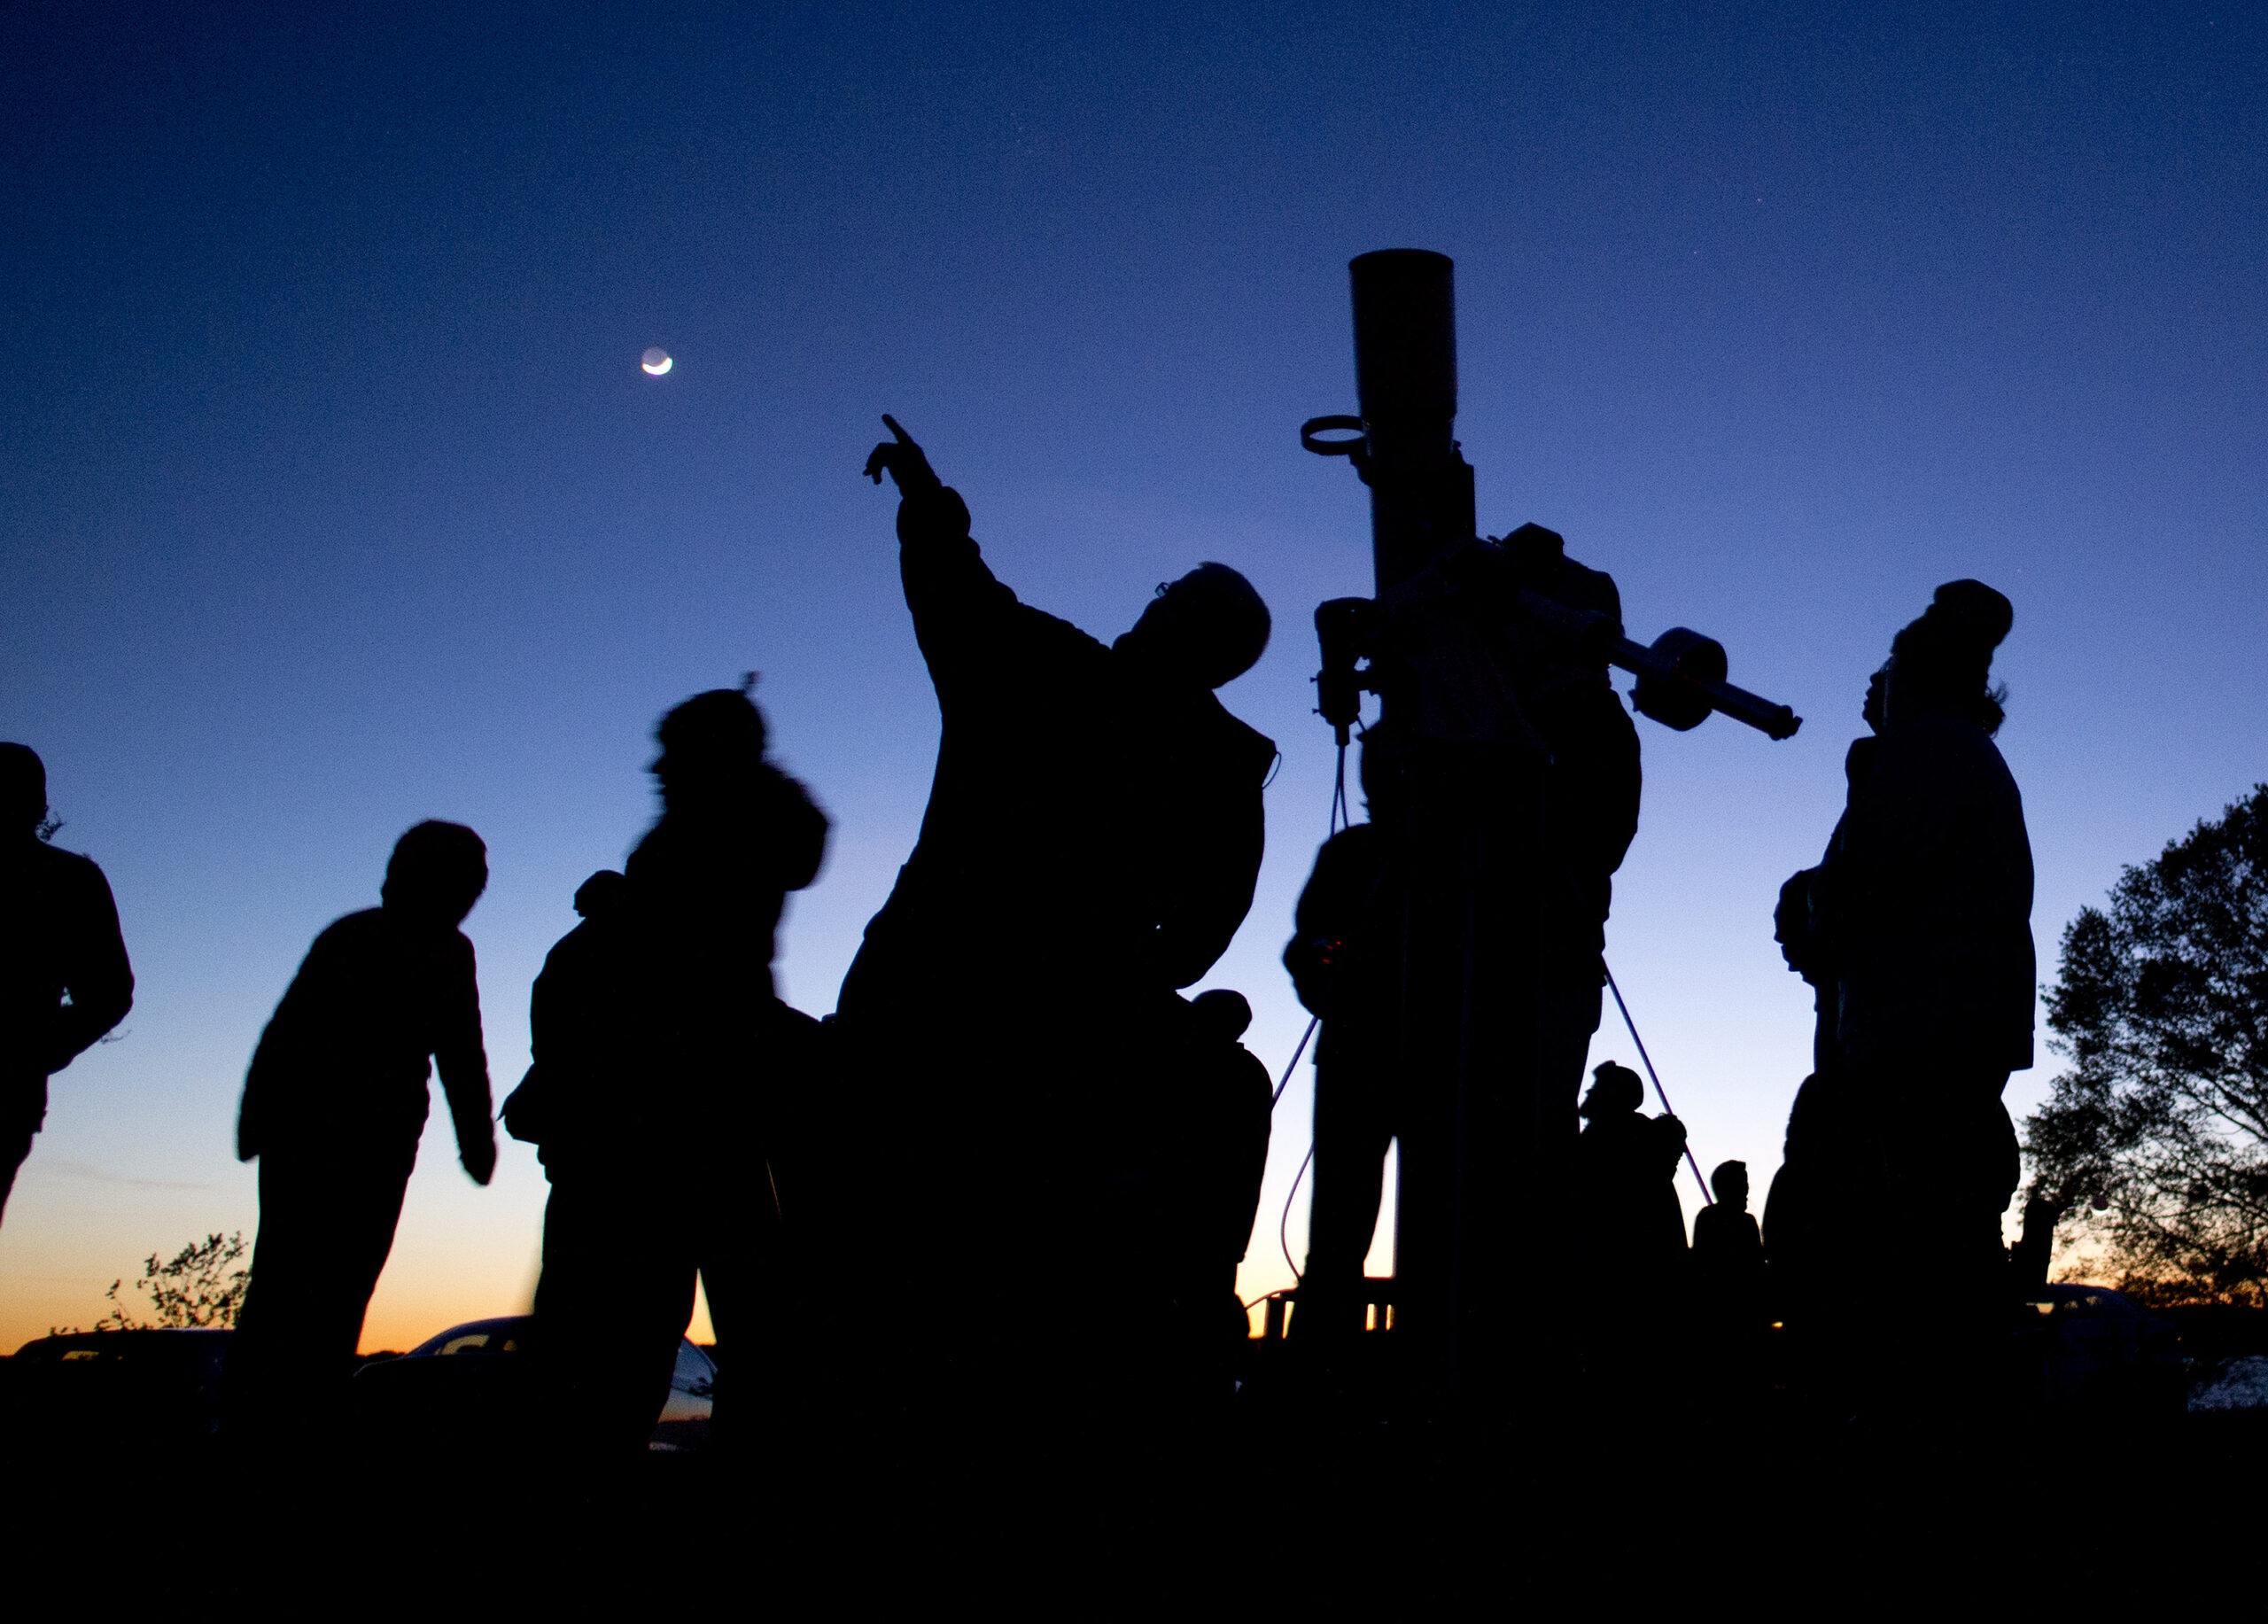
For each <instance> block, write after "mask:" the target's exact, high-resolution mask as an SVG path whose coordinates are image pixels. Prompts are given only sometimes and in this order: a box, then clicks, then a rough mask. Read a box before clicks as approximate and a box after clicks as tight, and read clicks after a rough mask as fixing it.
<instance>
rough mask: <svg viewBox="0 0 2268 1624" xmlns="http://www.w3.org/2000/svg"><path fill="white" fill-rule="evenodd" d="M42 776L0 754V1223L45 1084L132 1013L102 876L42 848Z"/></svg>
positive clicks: (122, 949) (41, 1115) (127, 970)
mask: <svg viewBox="0 0 2268 1624" xmlns="http://www.w3.org/2000/svg"><path fill="white" fill-rule="evenodd" d="M49 833H52V829H51V828H50V827H49V825H48V822H47V767H46V765H45V764H44V763H43V762H42V761H41V760H40V758H39V756H38V753H37V752H36V751H35V750H31V749H30V748H29V747H28V746H26V745H22V744H0V1214H4V1213H5V1212H6V1211H7V1207H8V1195H9V1193H10V1192H11V1191H12V1190H13V1189H14V1188H15V1186H16V1169H19V1168H20V1167H22V1166H23V1164H24V1158H25V1157H27V1156H28V1155H30V1154H31V1151H32V1137H33V1136H34V1135H35V1134H36V1133H37V1132H38V1131H39V1130H40V1124H41V1123H43V1122H44V1121H46V1119H47V1080H48V1078H50V1076H54V1075H55V1074H56V1073H57V1072H58V1071H60V1070H62V1069H63V1068H65V1067H66V1066H68V1065H69V1064H70V1063H71V1062H72V1061H74V1060H75V1059H77V1058H78V1057H79V1055H80V1054H82V1053H84V1052H85V1051H86V1049H87V1048H88V1046H89V1045H91V1044H93V1043H94V1042H95V1041H96V1040H97V1038H99V1037H102V1036H103V1034H104V1033H105V1032H107V1031H109V1030H111V1029H112V1028H113V1027H115V1026H116V1025H117V1024H118V1023H119V1022H120V1021H123V1020H124V1019H125V1018H126V1012H127V1011H128V1009H130V1008H132V1007H133V1006H134V970H133V967H132V966H131V965H129V964H128V962H127V959H126V942H125V939H124V938H123V937H122V936H120V934H119V929H118V906H117V905H116V904H115V903H114V902H113V901H112V900H111V894H110V882H108V881H107V880H105V879H104V878H103V871H102V870H101V869H99V868H97V867H96V866H95V865H94V863H93V862H92V861H91V860H90V859H87V858H83V857H81V856H80V855H79V854H78V853H77V852H75V851H58V850H57V849H56V848H55V847H53V846H51V845H50V844H48V843H47V840H46V838H45V835H46V834H49Z"/></svg>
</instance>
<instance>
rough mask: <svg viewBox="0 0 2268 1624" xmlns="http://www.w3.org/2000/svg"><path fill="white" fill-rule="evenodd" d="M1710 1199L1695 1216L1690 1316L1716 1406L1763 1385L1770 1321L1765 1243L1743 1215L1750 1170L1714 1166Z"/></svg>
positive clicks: (1739, 1165)
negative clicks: (1692, 1300)
mask: <svg viewBox="0 0 2268 1624" xmlns="http://www.w3.org/2000/svg"><path fill="white" fill-rule="evenodd" d="M1709 1189H1710V1192H1711V1193H1713V1195H1714V1196H1715V1197H1716V1200H1715V1201H1714V1202H1713V1203H1712V1204H1710V1205H1708V1206H1705V1207H1704V1208H1701V1210H1700V1211H1698V1212H1697V1213H1695V1214H1694V1215H1693V1254H1692V1265H1693V1268H1692V1284H1693V1297H1694V1304H1693V1309H1694V1311H1693V1314H1692V1321H1693V1324H1694V1327H1695V1329H1696V1330H1697V1332H1698V1333H1699V1337H1700V1341H1701V1348H1700V1350H1699V1352H1700V1358H1699V1364H1700V1366H1701V1371H1702V1374H1703V1376H1704V1378H1705V1380H1706V1381H1707V1382H1708V1384H1709V1386H1710V1387H1712V1388H1713V1389H1714V1394H1713V1396H1714V1397H1715V1398H1716V1399H1717V1400H1718V1401H1719V1402H1720V1403H1723V1402H1736V1401H1744V1400H1747V1399H1751V1398H1753V1397H1754V1396H1755V1395H1758V1394H1759V1393H1760V1391H1761V1390H1762V1387H1763V1384H1764V1382H1765V1379H1766V1371H1765V1368H1764V1361H1765V1355H1766V1350H1767V1343H1766V1340H1765V1339H1766V1337H1767V1326H1768V1325H1769V1324H1770V1323H1771V1318H1772V1315H1771V1308H1770V1290H1769V1279H1768V1277H1767V1271H1766V1264H1765V1261H1764V1238H1763V1236H1762V1234H1761V1233H1760V1232H1759V1231H1758V1228H1757V1224H1756V1220H1755V1218H1753V1217H1752V1216H1750V1214H1749V1210H1748V1164H1747V1163H1746V1162H1720V1163H1718V1165H1717V1167H1716V1169H1715V1170H1714V1171H1713V1172H1712V1173H1711V1174H1710V1175H1709Z"/></svg>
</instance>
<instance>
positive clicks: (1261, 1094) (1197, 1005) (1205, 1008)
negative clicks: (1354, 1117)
mask: <svg viewBox="0 0 2268 1624" xmlns="http://www.w3.org/2000/svg"><path fill="white" fill-rule="evenodd" d="M1177 1002H1178V1000H1177ZM1251 1024H1252V1006H1251V1005H1250V1004H1248V1003H1247V1002H1246V1000H1245V998H1244V995H1243V994H1241V993H1239V992H1232V991H1229V990H1228V989H1226V988H1215V989H1214V990H1213V991H1209V992H1201V993H1200V994H1198V995H1197V997H1196V998H1192V999H1191V1000H1189V1001H1188V1003H1187V1004H1186V1005H1183V1006H1181V1008H1180V1009H1179V1011H1177V1018H1176V1019H1175V1021H1174V1023H1173V1027H1174V1030H1173V1031H1172V1033H1171V1037H1170V1044H1169V1050H1168V1053H1166V1055H1165V1056H1164V1057H1163V1059H1164V1063H1163V1064H1161V1065H1158V1066H1155V1067H1153V1068H1150V1070H1149V1072H1148V1075H1147V1076H1144V1077H1142V1078H1141V1079H1139V1080H1138V1091H1139V1092H1138V1093H1137V1094H1136V1095H1135V1096H1134V1098H1133V1100H1131V1101H1130V1104H1133V1105H1134V1106H1135V1107H1137V1108H1138V1115H1137V1121H1138V1123H1139V1124H1140V1126H1139V1128H1138V1131H1137V1132H1136V1133H1135V1134H1134V1135H1133V1136H1131V1139H1132V1142H1131V1143H1130V1145H1128V1146H1126V1147H1125V1149H1126V1150H1127V1151H1129V1152H1130V1153H1131V1156H1130V1159H1128V1160H1127V1161H1126V1162H1125V1164H1124V1165H1123V1170H1122V1177H1123V1178H1124V1179H1125V1180H1126V1181H1127V1182H1129V1183H1130V1184H1133V1185H1138V1188H1136V1189H1134V1190H1132V1191H1130V1195H1131V1196H1132V1197H1133V1199H1132V1200H1130V1201H1128V1202H1127V1203H1125V1205H1124V1208H1123V1211H1124V1213H1125V1215H1126V1216H1128V1217H1130V1218H1131V1219H1132V1221H1133V1222H1134V1223H1135V1224H1138V1225H1139V1226H1142V1227H1145V1228H1146V1229H1148V1230H1149V1231H1150V1233H1148V1234H1143V1233H1139V1232H1138V1233H1135V1234H1132V1235H1130V1236H1128V1237H1126V1238H1124V1239H1123V1240H1122V1241H1121V1242H1120V1244H1119V1245H1118V1247H1116V1248H1115V1249H1116V1250H1118V1251H1119V1253H1120V1255H1122V1256H1124V1257H1126V1258H1128V1259H1129V1260H1130V1265H1131V1267H1133V1268H1134V1269H1135V1270H1138V1271H1154V1277H1155V1278H1151V1279H1147V1280H1145V1281H1142V1282H1141V1283H1140V1284H1139V1286H1138V1288H1137V1289H1135V1290H1133V1291H1131V1292H1130V1293H1129V1294H1128V1301H1127V1303H1126V1309H1127V1312H1128V1314H1129V1316H1130V1317H1131V1318H1132V1319H1134V1320H1136V1321H1139V1320H1141V1319H1144V1318H1147V1319H1149V1320H1151V1321H1153V1323H1154V1325H1155V1326H1156V1328H1157V1330H1159V1331H1163V1332H1165V1333H1167V1334H1168V1336H1169V1338H1170V1341H1169V1345H1167V1346H1165V1347H1163V1348H1161V1349H1160V1350H1159V1355H1160V1356H1161V1357H1164V1358H1166V1359H1169V1360H1171V1361H1173V1362H1174V1364H1175V1365H1176V1367H1177V1370H1178V1371H1179V1372H1180V1373H1181V1375H1182V1377H1183V1378H1184V1380H1183V1382H1182V1383H1181V1386H1182V1387H1184V1390H1185V1392H1184V1397H1185V1400H1186V1401H1188V1402H1194V1403H1199V1404H1217V1403H1225V1402H1226V1400H1227V1398H1228V1396H1229V1394H1230V1391H1231V1386H1230V1383H1231V1370H1232V1366H1233V1360H1234V1356H1235V1352H1236V1348H1237V1346H1238V1344H1239V1342H1241V1341H1242V1340H1243V1339H1244V1338H1245V1337H1246V1336H1247V1335H1248V1334H1249V1333H1250V1327H1249V1325H1247V1322H1246V1319H1245V1313H1244V1308H1243V1304H1242V1302H1240V1300H1239V1298H1238V1296H1237V1268H1238V1265H1239V1264H1240V1263H1243V1262H1244V1258H1245V1251H1246V1248H1247V1245H1248V1244H1249V1242H1250V1240H1251V1238H1252V1230H1253V1224H1254V1219H1255V1218H1256V1217H1257V1216H1258V1215H1259V1210H1260V1185H1261V1180H1262V1177H1264V1176H1265V1174H1266V1172H1267V1169H1268V1140H1269V1131H1270V1114H1271V1112H1270V1107H1271V1106H1272V1104H1273V1095H1274V1093H1275V1089H1274V1085H1273V1084H1272V1082H1271V1080H1270V1077H1269V1075H1268V1068H1267V1067H1266V1066H1264V1065H1262V1063H1261V1061H1260V1060H1259V1059H1258V1057H1256V1056H1255V1055H1254V1054H1253V1053H1251V1051H1249V1050H1247V1048H1246V1047H1245V1046H1244V1045H1243V1044H1241V1043H1240V1042H1239V1041H1238V1039H1239V1038H1240V1037H1243V1036H1244V1033H1245V1030H1246V1029H1247V1028H1248V1027H1249V1026H1250V1025H1251ZM1124 1331H1125V1333H1126V1334H1130V1335H1132V1336H1134V1337H1137V1338H1141V1337H1144V1336H1145V1335H1146V1334H1154V1333H1145V1331H1144V1330H1143V1329H1142V1327H1141V1326H1140V1325H1139V1324H1138V1323H1137V1324H1129V1325H1125V1326H1124Z"/></svg>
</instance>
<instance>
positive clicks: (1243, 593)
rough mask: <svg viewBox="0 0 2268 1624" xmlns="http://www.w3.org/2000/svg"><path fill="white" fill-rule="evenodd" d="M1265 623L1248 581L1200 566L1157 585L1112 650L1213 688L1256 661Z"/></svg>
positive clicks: (1263, 645) (1264, 608) (1263, 607)
mask: <svg viewBox="0 0 2268 1624" xmlns="http://www.w3.org/2000/svg"><path fill="white" fill-rule="evenodd" d="M1270 625H1271V623H1270V619H1269V616H1268V605H1267V604H1265V603H1263V602H1261V600H1260V594H1258V593H1257V592H1255V591H1254V590H1253V587H1252V583H1251V582H1250V581H1248V580H1247V579H1245V578H1244V577H1243V576H1241V575H1239V573H1237V571H1234V570H1231V568H1229V566H1228V565H1226V564H1224V563H1200V564H1199V565H1198V566H1197V567H1196V568H1195V569H1193V570H1192V571H1190V572H1189V573H1188V574H1186V575H1184V576H1183V577H1182V578H1181V579H1179V580H1177V581H1165V582H1161V584H1160V585H1159V587H1158V591H1157V595H1156V596H1154V597H1153V598H1152V599H1151V600H1150V605H1149V607H1148V608H1147V609H1145V610H1143V611H1142V618H1140V619H1138V620H1137V621H1136V622H1135V623H1134V626H1133V628H1132V629H1131V630H1130V631H1129V632H1127V633H1124V634H1123V635H1122V636H1121V637H1120V638H1119V640H1118V641H1117V642H1116V643H1115V644H1113V645H1112V647H1113V648H1114V649H1116V650H1117V651H1118V652H1119V653H1121V654H1122V655H1126V656H1130V657H1133V658H1136V659H1138V660H1140V661H1142V662H1143V663H1144V664H1146V665H1148V666H1150V667H1151V668H1153V669H1154V670H1157V671H1160V672H1165V673H1167V674H1169V676H1170V677H1172V678H1174V679H1175V680H1180V681H1186V682H1194V683H1196V684H1199V685H1200V686H1201V687H1204V688H1219V687H1221V686H1222V685H1223V684H1224V683H1228V682H1233V681H1234V680H1236V679H1237V678H1239V677H1241V676H1242V675H1244V673H1245V672H1248V671H1250V670H1251V669H1252V668H1253V667H1254V665H1256V664H1259V663H1260V657H1261V655H1262V653H1264V652H1265V651H1266V649H1267V648H1268V634H1269V632H1270Z"/></svg>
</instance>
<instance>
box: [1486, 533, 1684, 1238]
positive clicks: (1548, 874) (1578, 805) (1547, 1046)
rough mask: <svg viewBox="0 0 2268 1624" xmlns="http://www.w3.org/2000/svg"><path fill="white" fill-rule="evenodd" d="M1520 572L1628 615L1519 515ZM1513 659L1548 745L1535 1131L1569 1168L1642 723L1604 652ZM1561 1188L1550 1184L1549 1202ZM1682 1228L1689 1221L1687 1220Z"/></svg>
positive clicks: (1556, 591)
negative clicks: (1618, 687)
mask: <svg viewBox="0 0 2268 1624" xmlns="http://www.w3.org/2000/svg"><path fill="white" fill-rule="evenodd" d="M1502 545H1503V553H1504V557H1505V560H1506V563H1507V564H1508V566H1509V568H1510V570H1511V573H1512V575H1513V576H1514V578H1515V579H1517V580H1518V582H1519V583H1520V584H1521V585H1523V586H1526V587H1531V588H1533V589H1534V590H1535V591H1537V592H1540V593H1542V594H1543V595H1544V596H1545V597H1548V598H1550V599H1552V600H1553V601H1554V602H1558V603H1562V604H1565V606H1566V607H1568V608H1570V609H1575V610H1588V611H1591V612H1593V613H1596V614H1599V615H1603V616H1604V617H1605V618H1607V620H1608V621H1609V622H1611V623H1612V625H1613V626H1616V627H1617V628H1619V627H1620V626H1621V624H1622V594H1621V592H1620V589H1619V588H1618V587H1616V586H1615V584H1614V578H1613V577H1612V576H1611V575H1609V574H1607V573H1606V572H1605V571H1603V570H1594V569H1590V568H1588V566H1586V565H1584V564H1581V563H1577V562H1576V561H1575V560H1573V559H1572V558H1570V557H1568V556H1566V544H1565V540H1564V539H1563V538H1562V537H1561V536H1560V535H1559V533H1558V532H1556V531H1552V530H1547V529H1545V528H1544V527H1543V526H1542V525H1541V524H1523V525H1521V526H1520V527H1519V528H1518V530H1516V531H1514V532H1512V533H1511V535H1509V536H1507V537H1505V538H1504V540H1503V544H1502ZM1522 654H1523V657H1522V659H1521V661H1520V663H1519V664H1518V668H1517V680H1518V699H1519V706H1520V711H1521V714H1522V715H1523V716H1524V717H1525V718H1526V720H1527V722H1528V724H1529V725H1530V726H1531V727H1534V729H1535V730H1536V732H1537V733H1538V734H1541V735H1542V739H1543V742H1544V743H1545V745H1546V746H1547V747H1548V749H1549V751H1550V762H1549V765H1548V767H1547V769H1546V772H1545V775H1544V786H1543V788H1544V795H1543V827H1542V842H1541V844H1540V846H1539V848H1538V850H1537V851H1535V852H1534V854H1533V857H1532V859H1531V867H1530V872H1531V874H1533V876H1534V882H1535V883H1536V884H1537V886H1538V888H1539V890H1541V892H1542V904H1543V905H1542V910H1541V913H1542V921H1541V923H1542V938H1543V939H1542V952H1541V953H1540V955H1539V965H1540V977H1539V983H1540V984H1539V986H1538V989H1537V1010H1538V1016H1539V1022H1538V1033H1537V1037H1538V1052H1539V1062H1538V1064H1539V1068H1540V1094H1541V1098H1540V1099H1539V1100H1538V1107H1537V1108H1538V1112H1539V1133H1540V1137H1541V1139H1542V1150H1543V1153H1544V1154H1543V1155H1542V1159H1541V1160H1540V1161H1539V1162H1538V1166H1539V1167H1540V1168H1541V1169H1542V1171H1543V1174H1544V1176H1545V1177H1547V1178H1554V1179H1564V1178H1565V1177H1566V1173H1567V1168H1568V1162H1567V1158H1568V1156H1569V1155H1570V1154H1571V1153H1572V1151H1573V1143H1574V1138H1575V1135H1576V1132H1577V1124H1576V1109H1575V1100H1576V1096H1577V1095H1578V1094H1579V1093H1580V1092H1581V1091H1582V1083H1583V1062H1584V1061H1585V1059H1586V1058H1587V1057H1588V1054H1589V1053H1590V1044H1591V1037H1592V1035H1593V1034H1594V1033H1596V1031H1597V1030H1598V1026H1599V1016H1600V1011H1601V1005H1602V1000H1603V999H1604V996H1605V985H1606V961H1605V950H1606V921H1607V915H1608V913H1609V912H1610V910H1611V908H1612V904H1613V899H1614V874H1615V873H1616V871H1617V870H1618V869H1619V868H1620V867H1621V866H1622V859H1623V858H1624V856H1625V855H1626V854H1627V852H1628V851H1629V850H1630V843H1631V842H1632V841H1633V840H1634V839H1635V838H1636V836H1637V833H1638V804H1639V796H1640V789H1641V781H1642V774H1641V772H1640V767H1639V759H1638V730H1637V727H1636V726H1635V724H1634V723H1633V722H1632V721H1631V719H1630V712H1629V711H1628V710H1627V708H1626V707H1625V706H1624V704H1623V702H1622V698H1621V696H1620V695H1618V694H1617V693H1616V692H1615V691H1614V688H1613V685H1612V682H1611V681H1610V680H1609V679H1608V675H1607V666H1606V663H1605V661H1604V659H1601V658H1598V657H1596V656H1592V655H1589V654H1588V653H1587V652H1586V651H1584V650H1582V649H1573V648H1567V647H1565V646H1562V645H1560V644H1558V643H1556V642H1554V641H1551V640H1549V639H1545V638H1536V639H1533V640H1531V641H1528V642H1527V643H1526V644H1525V645H1524V646H1523V649H1522ZM1560 1199H1562V1198H1561V1197H1558V1196H1557V1195H1555V1196H1554V1197H1553V1200H1552V1203H1551V1204H1553V1205H1557V1202H1558V1201H1559V1200H1560ZM1680 1233H1681V1235H1682V1227H1681V1231H1680Z"/></svg>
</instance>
